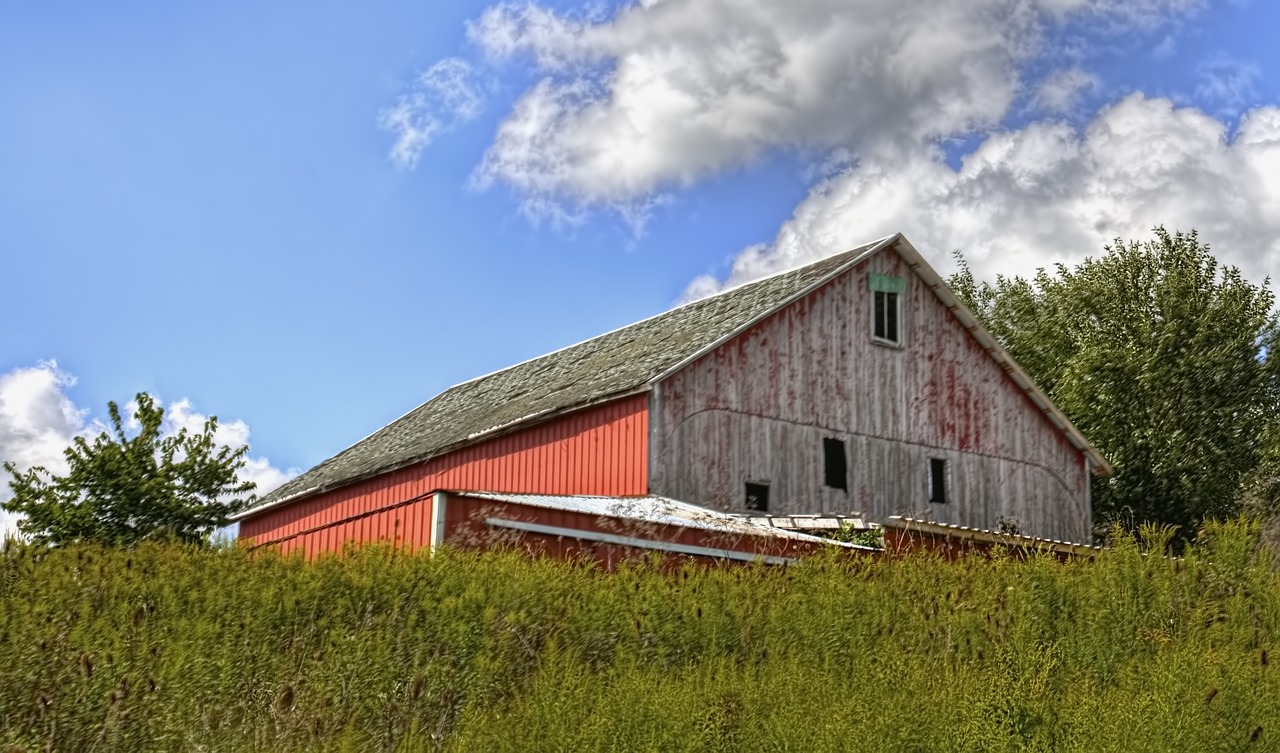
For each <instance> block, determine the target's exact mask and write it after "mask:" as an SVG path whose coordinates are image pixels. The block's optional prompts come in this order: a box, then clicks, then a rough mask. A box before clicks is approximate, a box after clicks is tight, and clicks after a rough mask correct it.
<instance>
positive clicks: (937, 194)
mask: <svg viewBox="0 0 1280 753" xmlns="http://www.w3.org/2000/svg"><path fill="white" fill-rule="evenodd" d="M1158 224H1163V225H1165V226H1167V227H1169V228H1170V229H1191V228H1195V229H1197V230H1199V231H1200V235H1201V238H1202V239H1203V240H1204V241H1206V242H1208V243H1210V244H1211V246H1212V248H1213V249H1214V251H1215V253H1216V254H1217V255H1218V256H1219V257H1220V258H1222V259H1223V260H1224V261H1226V262H1228V263H1231V264H1234V265H1236V266H1239V267H1240V268H1241V269H1242V270H1243V271H1244V272H1245V273H1246V274H1247V275H1249V276H1250V277H1251V278H1252V279H1255V280H1261V279H1262V277H1264V276H1265V275H1268V274H1270V275H1271V276H1273V277H1274V276H1275V272H1276V271H1277V270H1280V264H1278V262H1280V108H1275V107H1266V108H1259V109H1255V110H1252V111H1250V112H1248V113H1246V114H1245V115H1244V116H1243V117H1242V118H1241V121H1240V125H1239V127H1238V128H1237V129H1236V131H1235V133H1234V134H1231V133H1228V131H1227V128H1226V126H1225V125H1224V124H1223V123H1222V122H1221V121H1219V120H1218V119H1216V118H1214V117H1212V116H1210V115H1208V114H1206V113H1204V112H1202V111H1201V110H1198V109H1195V108H1191V107H1181V108H1179V107H1175V106H1174V104H1173V103H1172V102H1171V101H1169V100H1167V99H1152V98H1147V97H1144V96H1142V95H1140V94H1135V95H1131V96H1129V97H1127V98H1126V99H1124V100H1122V101H1120V102H1118V103H1116V104H1114V105H1112V106H1110V107H1108V108H1106V109H1104V110H1103V111H1102V112H1100V113H1099V114H1098V116H1097V117H1096V118H1095V119H1094V120H1093V121H1092V122H1090V123H1088V124H1087V125H1085V126H1084V127H1083V128H1080V129H1077V128H1075V127H1073V126H1071V125H1069V124H1067V123H1063V122H1058V121H1041V122H1036V123H1032V124H1030V125H1028V126H1026V127H1025V128H1021V129H1017V130H1010V131H1003V132H999V133H996V134H993V135H991V136H990V137H988V138H987V139H986V140H985V141H984V142H983V143H981V144H980V145H979V147H978V148H977V149H976V150H975V151H974V152H973V153H972V154H970V155H968V156H967V157H965V158H964V160H963V162H962V164H961V165H960V166H959V167H958V168H954V169H953V168H952V167H951V166H949V165H948V164H947V163H946V161H945V160H944V159H943V157H942V155H941V154H940V153H939V152H937V151H936V150H934V151H925V152H916V153H909V154H901V153H900V154H895V155H890V156H886V157H879V156H876V157H873V158H870V159H865V160H863V161H862V162H861V163H859V164H858V165H857V166H856V167H855V168H854V169H852V170H850V171H848V172H846V173H843V174H841V175H839V176H837V177H834V178H831V179H829V180H827V181H826V182H824V183H823V184H821V185H820V186H818V187H817V188H816V189H815V190H814V191H813V192H812V193H811V194H810V196H809V197H808V198H807V199H806V200H805V201H804V202H803V203H801V205H800V206H799V207H798V208H797V209H796V210H795V213H794V215H793V217H792V218H791V220H789V221H788V222H787V223H785V225H784V226H783V227H782V228H781V230H780V231H779V232H778V234H777V237H776V238H775V239H774V240H773V241H772V242H771V243H769V244H765V245H761V246H756V247H753V248H749V249H747V250H746V251H744V252H743V253H742V254H741V255H739V256H738V258H737V259H736V260H735V262H734V265H733V269H732V271H731V273H730V274H729V276H728V278H727V279H726V280H724V281H719V280H716V279H715V278H701V279H699V280H697V281H695V283H694V284H693V285H691V286H690V288H689V290H688V291H687V293H686V295H688V296H691V297H696V296H701V295H706V294H708V293H710V292H714V291H716V290H718V289H721V288H723V287H725V286H732V285H736V284H740V283H741V282H745V281H747V280H750V279H754V278H756V277H760V276H762V275H765V274H769V273H772V272H775V271H779V270H782V269H786V268H789V267H792V266H796V265H799V264H802V263H805V262H807V261H810V260H813V259H816V258H820V257H822V256H826V255H829V254H831V253H834V252H837V251H841V250H844V249H846V248H848V247H850V246H852V245H854V244H855V243H856V242H859V241H863V240H870V239H872V238H875V237H878V236H883V235H888V234H891V233H894V232H898V231H901V232H904V233H905V234H906V235H907V237H908V238H909V239H910V240H911V241H912V242H913V244H914V245H916V246H917V247H918V248H920V250H921V251H922V252H925V253H926V254H929V255H930V256H931V257H932V258H931V259H930V261H931V262H932V263H934V264H935V265H937V266H939V267H941V268H942V269H944V270H945V269H946V268H948V267H949V258H948V257H949V255H950V253H951V251H952V250H953V249H961V250H963V251H964V252H965V254H966V256H967V257H968V259H969V260H970V262H971V264H972V265H973V266H974V269H975V272H976V273H978V274H979V275H980V276H982V277H985V278H987V279H991V278H993V277H994V276H995V275H996V274H1006V275H1014V274H1021V275H1024V276H1025V275H1028V274H1030V273H1031V272H1032V271H1034V270H1035V269H1036V268H1037V267H1040V266H1045V265H1048V264H1052V263H1053V262H1055V261H1063V262H1075V261H1078V260H1079V259H1081V258H1082V257H1083V256H1085V255H1096V254H1099V253H1101V251H1102V247H1103V245H1104V244H1106V243H1108V242H1110V241H1112V240H1114V239H1115V238H1117V237H1122V238H1145V237H1147V236H1148V235H1149V233H1150V229H1151V228H1152V226H1154V225H1158Z"/></svg>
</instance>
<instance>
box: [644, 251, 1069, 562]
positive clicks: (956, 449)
mask: <svg viewBox="0 0 1280 753" xmlns="http://www.w3.org/2000/svg"><path fill="white" fill-rule="evenodd" d="M869 272H878V273H881V274H889V275H894V276H897V277H901V278H903V279H905V280H907V285H908V287H907V290H906V293H905V294H904V301H903V312H904V313H903V327H904V333H905V344H904V347H901V348H898V347H892V346H886V345H881V344H877V343H875V342H873V341H872V339H871V297H870V294H869V290H868V273H869ZM652 395H653V398H652V399H653V408H652V411H653V417H652V419H651V421H652V433H651V448H652V453H651V464H652V471H651V474H652V478H651V482H650V488H651V490H652V493H655V494H662V495H666V496H670V497H674V498H676V499H683V500H687V501H690V502H695V503H700V504H707V505H710V506H713V507H716V508H718V509H722V510H730V511H733V510H742V509H744V483H745V482H747V481H759V482H767V483H768V484H769V485H770V500H769V512H771V513H780V514H788V513H795V514H800V513H846V512H862V513H866V514H868V515H872V516H887V515H896V514H905V515H912V516H915V517H919V518H923V519H928V520H936V521H939V522H944V523H953V524H957V525H964V526H970V527H974V528H986V529H992V528H997V527H998V526H999V525H1000V523H1001V522H1002V520H1003V521H1005V522H1006V523H1009V522H1014V523H1016V524H1017V525H1018V526H1019V530H1021V531H1022V532H1023V533H1025V534H1031V535H1035V536H1042V537H1048V538H1059V539H1070V540H1076V541H1082V540H1087V539H1088V538H1089V526H1090V514H1091V511H1090V510H1089V503H1088V498H1087V485H1088V476H1087V472H1086V468H1085V461H1084V457H1083V455H1082V454H1081V453H1080V452H1079V451H1078V450H1076V449H1075V448H1074V447H1073V446H1072V445H1071V444H1070V443H1069V441H1068V440H1067V439H1066V437H1064V436H1063V434H1062V433H1061V432H1060V431H1059V430H1058V429H1056V428H1055V427H1053V425H1052V424H1050V423H1049V421H1048V419H1047V418H1046V417H1045V416H1044V414H1043V413H1042V412H1041V411H1040V410H1039V409H1038V408H1037V407H1036V406H1035V405H1034V404H1033V403H1032V402H1031V401H1030V399H1029V398H1028V397H1027V396H1026V395H1025V394H1024V393H1023V392H1022V391H1021V390H1020V389H1019V388H1018V387H1017V386H1016V385H1015V384H1014V383H1013V381H1012V380H1011V379H1010V378H1009V377H1008V376H1007V375H1006V374H1005V373H1004V371H1003V370H1002V369H1001V368H1000V367H999V365H998V364H996V363H995V362H994V360H993V359H992V358H991V357H990V354H988V353H987V352H986V351H985V350H984V349H983V348H982V346H981V345H980V344H979V343H978V342H977V341H976V340H975V339H974V338H973V337H972V335H970V334H969V333H968V331H967V330H965V329H964V327H963V326H962V325H961V324H960V322H959V321H958V320H957V319H956V318H955V317H954V316H953V315H952V314H951V312H950V311H948V310H947V309H946V308H945V306H943V304H942V302H941V301H940V300H939V299H938V297H937V296H936V295H935V294H934V293H933V291H932V290H931V289H929V288H928V286H927V285H925V283H924V281H923V280H921V279H920V278H919V277H918V276H916V275H915V273H914V272H912V271H911V270H910V269H909V268H908V267H907V265H906V263H905V262H904V261H903V259H902V258H901V257H900V256H899V255H898V254H897V252H896V251H894V250H892V249H887V250H885V251H883V252H881V253H879V254H877V255H875V256H874V257H872V258H870V259H868V260H867V261H865V262H863V263H862V264H860V265H858V266H857V267H855V268H854V269H852V270H850V271H849V272H847V273H845V274H844V275H842V276H841V277H839V278H837V279H836V280H833V281H832V282H831V283H829V284H827V285H826V286H824V287H823V288H821V289H819V290H817V291H814V292H813V293H812V294H810V295H808V296H806V297H805V298H803V299H801V300H799V301H797V302H795V303H794V304H792V305H790V306H788V307H787V308H785V309H784V310H782V311H780V312H778V313H777V314H775V315H773V316H772V317H770V318H768V319H766V320H765V321H763V322H761V323H759V324H757V325H756V326H754V327H752V328H751V329H750V330H748V331H746V332H744V333H742V334H741V335H739V336H737V337H736V338H734V339H733V340H731V341H729V342H728V343H726V344H724V345H723V346H721V347H719V348H717V349H716V350H714V351H712V352H711V353H709V354H707V355H706V356H704V357H702V358H701V359H699V360H698V361H696V362H694V363H692V364H690V365H689V366H688V367H686V368H684V369H682V370H680V371H679V372H677V373H675V374H673V375H672V376H670V377H669V378H667V379H666V380H664V381H663V382H662V383H661V384H660V385H658V387H657V389H656V390H655V391H654V392H653V393H652ZM823 438H834V439H840V440H843V441H844V443H845V452H846V456H847V458H848V468H849V473H848V478H849V490H848V492H845V491H842V490H839V489H833V488H828V487H826V486H825V485H824V475H823V473H824V463H823V448H822V440H823ZM929 458H944V459H946V460H948V461H949V462H948V469H949V476H950V478H949V489H948V491H949V497H950V500H951V501H950V502H949V503H948V504H945V505H940V504H930V503H929V501H928V499H929V498H928V487H929V476H928V472H929Z"/></svg>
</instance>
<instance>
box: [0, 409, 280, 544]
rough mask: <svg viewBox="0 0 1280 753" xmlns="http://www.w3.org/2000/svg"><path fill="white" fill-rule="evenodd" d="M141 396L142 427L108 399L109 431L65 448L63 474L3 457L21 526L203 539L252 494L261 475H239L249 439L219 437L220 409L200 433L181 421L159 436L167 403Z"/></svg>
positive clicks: (110, 540)
mask: <svg viewBox="0 0 1280 753" xmlns="http://www.w3.org/2000/svg"><path fill="white" fill-rule="evenodd" d="M137 402H138V407H137V411H136V412H135V413H134V416H133V417H134V419H136V421H137V423H138V429H137V431H136V433H134V434H133V435H132V436H130V433H129V432H126V430H125V422H124V420H123V418H122V416H121V414H120V408H119V406H117V405H116V404H115V403H114V402H111V403H108V404H107V406H108V410H109V412H110V415H111V431H110V432H103V433H102V434H100V435H98V437H97V438H96V439H94V440H92V442H90V441H88V440H86V439H85V438H84V437H77V438H76V439H75V442H74V443H73V444H72V445H71V446H70V447H68V448H67V449H66V451H65V455H66V458H67V467H68V469H69V470H68V472H67V474H66V475H65V476H55V475H53V474H51V473H50V472H49V471H47V470H46V469H44V468H41V467H36V468H32V469H30V470H28V471H26V472H25V473H20V472H19V471H18V469H17V468H16V467H15V466H14V465H13V463H5V464H4V468H5V470H6V471H8V472H9V474H10V475H11V476H12V479H11V480H10V481H9V486H10V488H11V489H13V493H14V496H13V498H12V499H11V500H9V501H8V502H5V503H4V504H3V507H4V509H6V510H8V511H10V512H15V513H19V514H20V515H22V516H24V517H23V518H22V519H21V520H20V521H19V522H18V529H19V530H20V531H21V532H23V533H25V534H28V535H29V536H31V538H32V540H33V541H35V542H37V543H42V544H51V545H63V544H68V543H71V542H76V541H96V542H101V543H104V544H110V545H117V546H129V545H132V544H135V543H137V542H139V541H141V540H143V539H156V538H167V539H177V540H181V541H187V542H204V541H207V540H208V538H209V535H210V534H211V533H213V531H215V530H216V529H218V528H219V527H222V526H225V525H227V522H228V517H229V516H230V515H233V514H235V513H236V512H239V511H240V510H243V509H245V508H246V507H248V506H249V505H250V504H252V503H253V500H254V496H253V495H252V491H253V489H254V487H255V484H254V483H253V482H249V481H241V480H240V479H239V478H238V476H237V474H238V472H239V470H240V468H241V467H242V466H243V465H244V462H245V461H244V457H245V453H246V452H247V451H248V448H247V447H241V448H240V449H236V450H233V449H231V448H229V447H225V446H219V445H218V444H216V443H215V442H214V440H213V435H214V432H215V431H216V429H217V426H218V419H217V418H216V417H214V418H210V419H209V420H208V421H206V422H205V424H204V429H203V431H201V432H199V433H189V432H188V431H187V430H186V429H185V428H183V429H180V430H179V431H178V432H177V433H176V434H172V435H169V436H161V426H162V424H163V423H164V408H163V407H161V406H159V405H157V404H156V403H155V401H154V400H153V399H152V398H151V396H150V395H148V394H146V393H141V394H139V395H138V396H137Z"/></svg>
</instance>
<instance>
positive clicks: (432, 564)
mask: <svg viewBox="0 0 1280 753" xmlns="http://www.w3.org/2000/svg"><path fill="white" fill-rule="evenodd" d="M1256 533H1257V531H1256V527H1254V526H1252V525H1249V524H1232V525H1229V526H1224V527H1219V528H1215V529H1213V530H1211V531H1210V532H1209V535H1208V536H1207V537H1206V538H1207V541H1206V542H1205V543H1202V544H1201V545H1199V546H1198V547H1197V548H1194V549H1193V550H1192V551H1190V552H1189V553H1188V554H1187V555H1186V557H1184V558H1183V559H1181V560H1169V559H1165V558H1163V557H1158V556H1157V557H1145V556H1143V555H1142V554H1141V551H1140V547H1139V546H1138V545H1137V544H1135V543H1134V542H1131V541H1130V542H1122V543H1121V544H1120V545H1119V546H1118V547H1117V549H1116V550H1115V551H1112V552H1108V553H1106V554H1104V555H1103V556H1101V557H1099V558H1098V559H1097V560H1096V561H1092V562H1089V561H1077V562H1072V563H1067V564H1060V563H1058V562H1056V561H1053V560H1050V559H1033V560H1031V561H1020V560H1016V559H1011V558H1007V557H996V558H994V559H991V560H988V559H978V558H974V559H968V560H964V561H961V562H957V563H947V562H942V561H939V560H937V559H933V558H930V557H923V556H921V557H911V558H906V559H901V560H889V561H876V560H871V559H866V558H860V559H836V558H832V559H819V560H809V561H806V562H804V563H803V564H802V565H800V566H797V567H793V568H785V569H784V568H774V569H769V568H763V567H759V568H750V567H743V568H736V569H725V570H706V569H701V568H690V569H688V570H686V571H683V572H679V573H674V574H671V573H667V574H663V573H661V572H657V571H654V570H652V569H648V568H644V567H641V568H636V569H632V570H629V571H624V572H621V573H618V574H613V575H607V574H602V573H599V572H596V571H594V570H591V569H587V568H582V567H573V566H569V565H565V564H563V563H557V562H550V561H530V560H527V559H524V558H522V557H519V556H515V555H509V554H490V555H485V556H476V555H468V554H463V553H457V552H446V553H443V554H442V555H441V556H438V557H435V558H427V557H422V556H407V555H398V554H393V553H390V552H387V551H383V550H377V549H374V550H364V551H359V552H354V553H352V554H350V555H349V556H346V557H344V558H336V559H327V560H323V561H320V562H317V563H311V564H306V563H303V562H300V561H297V560H289V559H280V558H276V557H272V556H263V555H257V556H248V555H246V554H245V553H244V552H242V551H238V550H229V549H223V550H213V551H210V550H203V551H202V550H196V549H190V548H182V547H176V546H159V545H153V546H144V547H140V548H138V549H136V550H134V551H132V552H124V551H109V550H104V549H99V548H92V547H77V548H68V549H65V550H60V551H52V552H47V553H37V552H36V551H34V550H29V549H22V548H16V549H10V550H9V551H8V552H7V553H5V554H3V555H0V751H5V752H6V753H7V751H25V750H32V751H34V750H58V751H90V750H101V751H116V750H175V751H177V750H182V751H188V750H208V751H215V750H216V751H239V750H254V751H277V750H284V751H289V750H298V751H301V750H350V751H365V750H409V751H417V750H458V751H463V750H465V751H476V750H497V751H507V750H509V751H527V750H532V751H569V750H573V751H577V750H618V751H623V750H625V751H632V750H650V751H680V750H698V751H703V750H724V751H740V750H746V751H751V750H767V751H810V750H814V751H824V750H830V751H843V750H868V751H876V750H885V751H890V750H892V751H904V750H906V751H911V750H918V751H965V750H975V751H977V750H981V751H1006V750H1008V751H1014V750H1044V751H1050V750H1052V751H1077V750H1078V751H1098V750H1103V751H1111V750H1114V751H1121V750H1124V751H1133V750H1153V751H1155V750H1160V751H1164V750H1176V751H1190V750H1195V751H1217V750H1221V751H1237V750H1251V749H1256V750H1264V749H1269V750H1275V749H1278V748H1280V675H1278V674H1277V673H1278V672H1280V667H1277V666H1274V663H1275V662H1276V661H1280V654H1278V655H1276V657H1275V659H1274V660H1273V659H1272V658H1270V655H1269V652H1271V653H1274V641H1275V640H1276V637H1277V627H1278V626H1280V580H1278V579H1277V574H1276V571H1275V569H1274V567H1273V565H1272V563H1271V561H1270V559H1269V558H1268V557H1265V556H1263V555H1261V554H1259V551H1260V550H1258V548H1257V547H1256V546H1255V541H1256ZM1156 548H1157V550H1159V542H1156ZM6 746H7V747H6Z"/></svg>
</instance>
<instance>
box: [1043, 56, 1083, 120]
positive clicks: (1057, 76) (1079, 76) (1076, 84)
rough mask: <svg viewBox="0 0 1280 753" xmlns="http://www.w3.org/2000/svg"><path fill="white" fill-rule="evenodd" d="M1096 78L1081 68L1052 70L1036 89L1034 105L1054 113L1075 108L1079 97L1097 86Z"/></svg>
mask: <svg viewBox="0 0 1280 753" xmlns="http://www.w3.org/2000/svg"><path fill="white" fill-rule="evenodd" d="M1097 85H1098V79H1097V78H1096V77H1095V76H1094V75H1093V74H1091V73H1089V72H1087V71H1085V70H1083V69H1081V68H1064V69H1062V70H1059V71H1054V72H1053V73H1051V74H1050V75H1049V76H1048V77H1046V78H1045V80H1044V81H1042V82H1040V86H1039V87H1038V88H1037V89H1036V94H1035V97H1034V98H1033V99H1034V104H1035V106H1036V107H1037V108H1038V109H1040V110H1043V111H1045V112H1048V113H1052V114H1055V115H1058V114H1063V113H1069V112H1071V111H1072V110H1074V109H1075V107H1076V105H1077V104H1078V103H1079V101H1080V98H1081V97H1083V96H1084V94H1085V93H1086V92H1088V91H1089V90H1090V89H1093V88H1095V87H1097Z"/></svg>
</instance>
